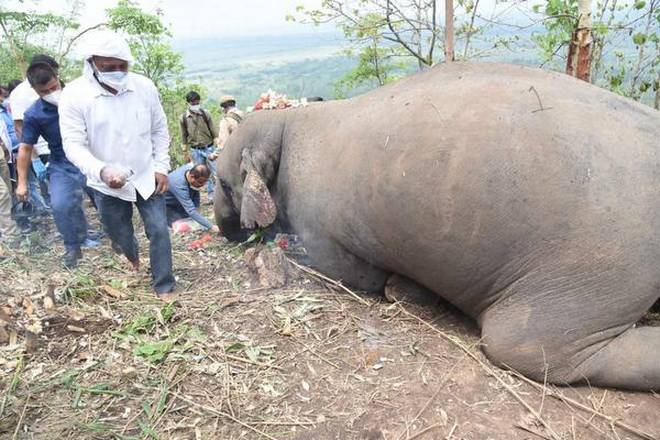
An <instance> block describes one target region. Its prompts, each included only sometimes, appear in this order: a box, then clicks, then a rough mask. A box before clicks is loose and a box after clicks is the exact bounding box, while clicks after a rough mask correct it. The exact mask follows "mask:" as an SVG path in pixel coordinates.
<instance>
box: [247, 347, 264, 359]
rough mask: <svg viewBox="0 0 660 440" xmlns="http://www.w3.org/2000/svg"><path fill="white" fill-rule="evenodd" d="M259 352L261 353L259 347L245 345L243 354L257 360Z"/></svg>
mask: <svg viewBox="0 0 660 440" xmlns="http://www.w3.org/2000/svg"><path fill="white" fill-rule="evenodd" d="M259 354H261V348H259V347H247V348H246V349H245V355H246V356H247V357H248V359H250V360H251V361H252V362H257V361H258V360H259Z"/></svg>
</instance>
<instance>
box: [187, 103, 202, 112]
mask: <svg viewBox="0 0 660 440" xmlns="http://www.w3.org/2000/svg"><path fill="white" fill-rule="evenodd" d="M188 108H189V109H190V111H191V112H195V113H199V111H200V110H201V109H202V106H201V105H199V104H195V105H190V106H188Z"/></svg>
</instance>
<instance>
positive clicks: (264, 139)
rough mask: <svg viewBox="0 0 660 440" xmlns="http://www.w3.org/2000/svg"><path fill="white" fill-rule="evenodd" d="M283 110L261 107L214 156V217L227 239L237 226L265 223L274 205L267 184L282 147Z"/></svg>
mask: <svg viewBox="0 0 660 440" xmlns="http://www.w3.org/2000/svg"><path fill="white" fill-rule="evenodd" d="M284 113H286V112H283V111H263V112H260V113H257V114H254V115H251V116H250V117H249V118H247V119H246V120H245V122H243V123H242V124H241V125H240V126H239V127H238V129H237V130H236V131H235V132H234V133H232V135H231V137H230V138H229V139H228V141H227V144H226V145H225V148H224V150H223V151H222V152H221V153H220V155H219V157H218V159H217V170H218V174H217V182H218V185H217V186H216V191H215V199H214V211H215V220H216V223H217V224H218V226H220V228H221V229H222V230H223V233H224V234H225V236H227V237H228V238H230V239H240V238H236V237H238V236H242V235H243V234H240V232H239V230H240V229H241V228H242V229H253V228H255V227H256V226H259V227H266V226H268V225H270V224H271V223H273V222H274V221H275V218H276V217H277V207H276V206H275V201H274V200H273V196H272V195H271V193H270V190H269V187H270V186H271V185H272V184H273V182H274V181H275V178H276V176H277V170H278V166H279V161H280V154H281V150H282V135H283V132H284V125H285V124H284V123H285V119H286V115H285V114H284Z"/></svg>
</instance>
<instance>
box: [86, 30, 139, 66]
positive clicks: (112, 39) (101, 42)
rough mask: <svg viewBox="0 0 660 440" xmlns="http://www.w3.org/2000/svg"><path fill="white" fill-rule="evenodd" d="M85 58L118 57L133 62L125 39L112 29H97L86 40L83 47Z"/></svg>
mask: <svg viewBox="0 0 660 440" xmlns="http://www.w3.org/2000/svg"><path fill="white" fill-rule="evenodd" d="M84 52H85V59H86V60H88V59H90V58H91V57H92V56H99V57H109V58H118V59H120V60H124V61H128V62H129V63H132V62H133V55H131V48H130V47H129V46H128V43H127V42H126V40H125V39H124V38H123V37H122V36H121V35H119V34H117V33H115V32H112V31H107V30H106V31H99V32H95V33H94V35H92V36H91V38H90V39H89V40H88V44H87V47H85V51H84Z"/></svg>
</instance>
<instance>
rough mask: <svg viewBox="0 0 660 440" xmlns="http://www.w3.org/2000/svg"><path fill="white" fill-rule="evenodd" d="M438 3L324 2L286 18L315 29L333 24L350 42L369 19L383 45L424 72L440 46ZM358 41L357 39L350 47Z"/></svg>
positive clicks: (412, 0) (433, 0) (414, 0)
mask: <svg viewBox="0 0 660 440" xmlns="http://www.w3.org/2000/svg"><path fill="white" fill-rule="evenodd" d="M439 1H441V0H323V1H322V2H321V7H320V8H318V9H307V8H305V7H303V6H298V7H297V8H296V12H297V13H298V16H297V17H296V16H294V15H289V16H288V17H287V19H289V20H292V21H298V22H301V23H312V24H316V25H319V24H322V23H335V24H336V25H337V26H338V27H339V28H340V29H342V31H343V32H344V35H347V36H349V38H350V36H351V35H354V34H357V33H356V32H355V29H360V28H361V26H363V23H365V19H366V18H367V17H368V20H367V21H369V22H370V23H371V25H372V26H373V29H377V31H378V34H379V35H378V37H379V39H380V40H382V41H383V43H387V44H390V45H395V46H397V47H398V48H400V49H401V51H402V53H405V54H406V55H407V56H409V57H411V58H413V59H414V60H415V61H416V62H417V63H418V66H419V68H423V67H425V66H432V65H433V64H434V63H436V62H437V59H436V55H437V49H438V47H439V46H441V45H442V38H441V37H442V28H441V27H440V25H439V23H438V18H439V17H438V4H439ZM357 40H359V37H358V38H356V40H353V43H355V42H356V41H357Z"/></svg>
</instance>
